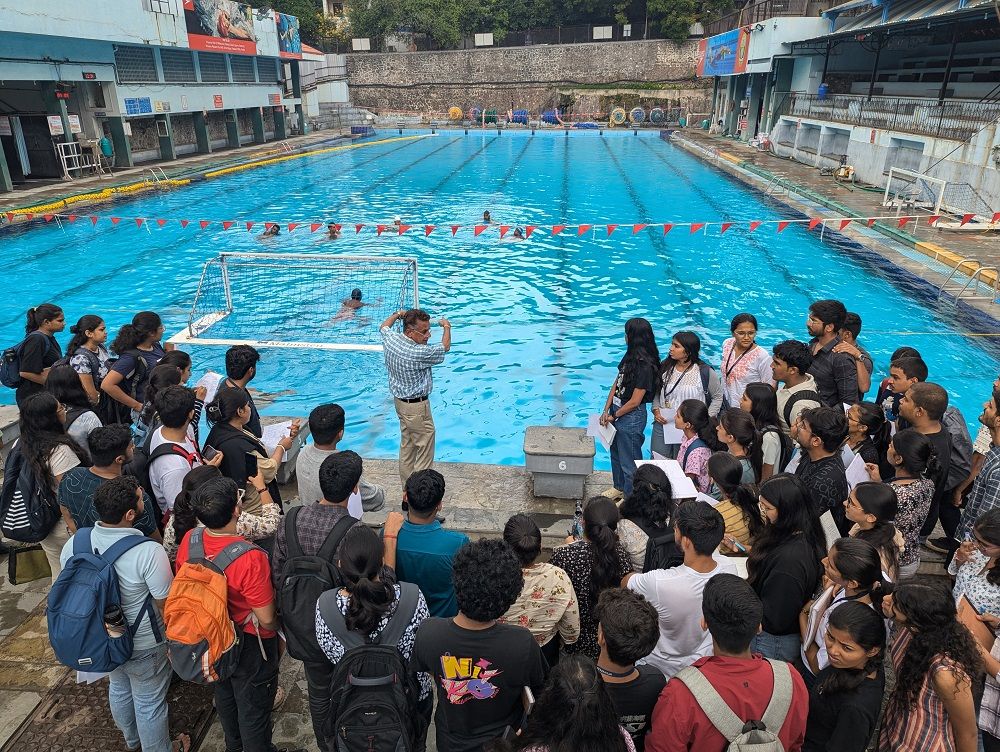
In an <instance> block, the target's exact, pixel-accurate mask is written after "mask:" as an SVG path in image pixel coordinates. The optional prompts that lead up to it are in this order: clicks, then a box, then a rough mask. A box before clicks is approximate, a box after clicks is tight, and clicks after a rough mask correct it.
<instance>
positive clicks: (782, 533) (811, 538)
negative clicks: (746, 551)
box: [747, 473, 826, 585]
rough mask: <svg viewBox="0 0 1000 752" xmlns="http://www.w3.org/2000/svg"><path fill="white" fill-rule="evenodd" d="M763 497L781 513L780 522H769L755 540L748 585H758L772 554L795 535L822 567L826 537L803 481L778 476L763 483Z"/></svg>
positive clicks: (783, 475) (779, 514)
mask: <svg viewBox="0 0 1000 752" xmlns="http://www.w3.org/2000/svg"><path fill="white" fill-rule="evenodd" d="M759 493H760V495H761V496H762V497H763V498H765V499H766V500H767V502H768V503H769V504H770V505H771V506H773V507H774V508H775V509H777V510H778V519H777V520H776V521H775V522H773V523H772V522H765V523H764V526H763V527H762V528H761V531H760V533H759V534H758V535H757V537H755V538H754V539H753V541H752V542H753V547H752V548H751V549H750V556H749V558H748V559H747V571H748V572H749V575H750V576H749V577H748V579H747V581H748V582H749V583H750V584H751V585H754V584H755V583H756V580H757V577H758V576H760V572H761V568H762V566H763V564H764V561H765V560H766V559H767V558H768V557H769V556H770V555H771V552H772V551H774V549H776V548H777V547H778V546H780V545H781V544H782V543H785V542H786V541H788V540H790V539H791V538H792V537H793V536H795V535H801V536H802V537H803V538H804V539H805V541H806V542H807V543H808V544H809V548H810V550H811V551H812V553H813V556H814V557H815V560H816V564H817V566H818V565H819V563H820V562H821V561H822V560H823V557H824V556H825V555H826V546H825V537H824V535H823V528H822V527H821V526H820V524H819V517H817V516H816V515H815V514H813V506H812V502H811V501H810V499H809V492H808V491H807V490H806V487H805V485H804V484H803V483H802V480H801V479H800V478H799V477H798V476H797V475H792V474H791V473H778V474H777V475H772V476H771V477H770V478H768V479H767V480H766V481H764V482H763V483H761V485H760V492H759Z"/></svg>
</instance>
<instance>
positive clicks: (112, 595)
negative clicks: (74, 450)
mask: <svg viewBox="0 0 1000 752" xmlns="http://www.w3.org/2000/svg"><path fill="white" fill-rule="evenodd" d="M92 531H93V528H91V527H84V528H80V529H79V530H77V531H76V535H74V536H73V555H72V556H71V557H70V559H69V561H68V562H66V567H65V568H64V569H63V571H62V572H61V573H60V574H59V576H58V577H57V578H56V581H55V582H54V583H53V584H52V589H51V590H50V591H49V600H48V605H47V606H46V608H45V616H46V618H47V620H48V625H49V642H51V643H52V650H53V651H54V652H55V654H56V658H57V659H58V660H59V662H60V663H62V664H64V665H66V666H69V667H70V668H75V669H77V670H78V671H94V672H102V673H103V672H108V671H113V670H115V669H116V668H118V667H119V666H121V665H122V664H123V663H125V662H126V661H128V660H129V659H130V658H131V657H132V649H133V641H134V639H135V633H136V631H137V630H138V629H139V625H140V624H142V620H143V619H144V618H145V617H147V616H148V617H149V623H150V624H151V625H152V627H153V636H154V637H155V638H156V641H157V642H159V641H160V639H161V637H160V628H159V624H158V623H157V619H156V612H155V610H154V607H153V598H152V596H151V595H148V594H147V595H146V600H145V602H144V603H143V604H142V609H141V610H140V611H139V614H138V616H136V619H135V622H134V623H133V624H131V625H129V624H128V622H126V621H125V618H124V614H123V613H122V609H121V604H122V600H121V590H120V587H119V584H118V573H117V572H116V571H115V566H114V565H115V561H117V560H118V559H119V558H120V557H121V556H122V555H123V554H124V553H125V552H126V551H131V550H132V549H133V548H135V547H136V546H139V545H142V544H143V543H155V541H153V540H151V539H150V538H147V537H146V536H144V535H129V536H127V537H125V538H122V539H121V540H119V541H116V542H115V543H114V544H113V545H112V546H111V547H110V548H108V549H107V550H106V551H105V552H104V553H103V554H98V553H96V552H95V551H94V549H93V547H92V546H91V543H90V538H91V532H92ZM119 620H120V621H119ZM116 621H117V622H118V623H117V624H115V622H116ZM115 626H118V627H119V630H118V631H120V632H121V634H114V635H113V634H111V630H112V629H114V627H115Z"/></svg>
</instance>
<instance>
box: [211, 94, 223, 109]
mask: <svg viewBox="0 0 1000 752" xmlns="http://www.w3.org/2000/svg"><path fill="white" fill-rule="evenodd" d="M212 106H213V107H215V109H217V110H221V109H222V95H221V94H213V95H212Z"/></svg>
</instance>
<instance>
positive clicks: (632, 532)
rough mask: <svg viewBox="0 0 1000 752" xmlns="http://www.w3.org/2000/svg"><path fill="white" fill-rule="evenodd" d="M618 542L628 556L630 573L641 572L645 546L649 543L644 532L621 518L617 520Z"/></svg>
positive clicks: (644, 560) (644, 557)
mask: <svg viewBox="0 0 1000 752" xmlns="http://www.w3.org/2000/svg"><path fill="white" fill-rule="evenodd" d="M618 542H619V543H621V544H622V546H623V547H624V548H625V553H627V554H628V558H629V562H631V564H632V571H633V572H642V565H643V564H645V563H646V546H647V545H648V543H649V536H648V535H646V531H645V530H643V529H642V528H641V527H639V526H638V525H636V524H635V523H634V522H632V520H628V519H625V518H624V517H623V518H622V519H620V520H618Z"/></svg>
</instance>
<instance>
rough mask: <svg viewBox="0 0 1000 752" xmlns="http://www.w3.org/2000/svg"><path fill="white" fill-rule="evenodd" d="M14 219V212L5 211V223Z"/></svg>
mask: <svg viewBox="0 0 1000 752" xmlns="http://www.w3.org/2000/svg"><path fill="white" fill-rule="evenodd" d="M13 221H14V212H7V224H10V223H11V222H13Z"/></svg>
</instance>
